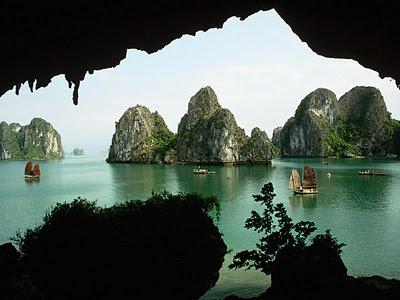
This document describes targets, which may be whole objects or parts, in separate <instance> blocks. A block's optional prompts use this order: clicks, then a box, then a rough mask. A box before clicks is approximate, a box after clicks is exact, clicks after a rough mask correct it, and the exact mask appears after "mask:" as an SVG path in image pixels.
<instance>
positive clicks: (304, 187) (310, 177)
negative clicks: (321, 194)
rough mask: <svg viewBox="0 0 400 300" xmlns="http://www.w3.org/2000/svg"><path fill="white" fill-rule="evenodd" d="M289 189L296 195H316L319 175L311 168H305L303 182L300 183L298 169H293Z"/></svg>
mask: <svg viewBox="0 0 400 300" xmlns="http://www.w3.org/2000/svg"><path fill="white" fill-rule="evenodd" d="M289 188H290V189H291V190H292V191H293V193H295V194H316V193H318V189H317V174H316V173H315V170H314V169H313V168H312V167H310V166H304V169H303V182H301V181H300V175H299V173H298V172H297V170H296V169H293V170H292V172H291V174H290V179H289Z"/></svg>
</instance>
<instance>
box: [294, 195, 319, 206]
mask: <svg viewBox="0 0 400 300" xmlns="http://www.w3.org/2000/svg"><path fill="white" fill-rule="evenodd" d="M317 199H318V196H317V195H315V194H309V195H293V196H290V197H289V203H290V205H291V206H292V207H295V208H296V207H300V204H301V205H302V207H304V208H316V207H317Z"/></svg>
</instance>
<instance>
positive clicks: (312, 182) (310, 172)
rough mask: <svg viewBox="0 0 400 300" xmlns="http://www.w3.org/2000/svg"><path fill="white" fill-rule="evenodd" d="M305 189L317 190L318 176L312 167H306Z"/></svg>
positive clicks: (304, 174) (304, 171) (304, 172)
mask: <svg viewBox="0 0 400 300" xmlns="http://www.w3.org/2000/svg"><path fill="white" fill-rule="evenodd" d="M303 189H317V174H316V173H315V170H314V169H313V168H312V167H310V166H304V170H303Z"/></svg>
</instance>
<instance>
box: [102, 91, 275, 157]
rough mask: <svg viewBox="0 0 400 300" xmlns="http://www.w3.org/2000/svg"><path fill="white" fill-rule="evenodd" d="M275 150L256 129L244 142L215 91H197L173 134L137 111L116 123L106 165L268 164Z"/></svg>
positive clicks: (142, 110)
mask: <svg viewBox="0 0 400 300" xmlns="http://www.w3.org/2000/svg"><path fill="white" fill-rule="evenodd" d="M276 153H277V152H276V148H275V147H274V146H273V145H272V143H271V142H270V140H269V138H268V136H267V134H266V133H265V132H264V131H262V130H260V129H259V128H257V127H256V128H254V129H253V130H252V131H251V136H250V137H249V136H246V134H245V131H244V130H243V129H242V128H240V127H239V125H238V124H237V123H236V120H235V117H234V116H233V114H232V113H231V112H230V111H229V109H226V108H222V107H221V105H220V104H219V103H218V97H217V95H216V94H215V92H214V90H213V89H212V88H211V87H209V86H207V87H204V88H201V89H200V90H199V91H198V92H197V93H196V94H195V95H194V96H193V97H192V98H191V99H190V101H189V104H188V110H187V113H186V114H185V115H184V116H183V117H182V119H181V121H180V123H179V125H178V132H177V133H176V134H174V133H173V132H171V131H170V130H169V129H168V127H167V125H166V124H165V122H164V119H163V118H162V117H161V115H160V114H159V113H158V112H154V113H152V112H150V111H149V109H148V108H146V107H144V106H141V105H137V106H135V107H131V108H129V109H128V110H127V111H126V112H125V113H124V114H123V116H122V117H121V119H120V120H119V121H118V122H117V123H116V126H115V133H114V136H113V138H112V144H111V147H110V151H109V156H108V158H107V161H108V162H110V163H114V162H135V163H167V164H169V163H191V164H269V163H270V162H271V159H272V158H274V157H275V155H276Z"/></svg>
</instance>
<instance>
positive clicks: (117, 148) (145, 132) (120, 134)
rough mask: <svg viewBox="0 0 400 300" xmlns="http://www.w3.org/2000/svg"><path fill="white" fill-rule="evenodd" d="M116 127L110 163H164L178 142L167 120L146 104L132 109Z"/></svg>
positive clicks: (109, 157) (109, 156)
mask: <svg viewBox="0 0 400 300" xmlns="http://www.w3.org/2000/svg"><path fill="white" fill-rule="evenodd" d="M115 127H116V130H115V133H114V136H113V139H112V144H111V147H110V151H109V155H108V158H107V161H108V162H136V163H162V162H164V159H165V156H166V154H167V152H168V150H170V149H172V147H173V146H174V143H175V135H174V134H173V133H172V132H171V131H170V130H169V129H168V127H167V125H166V124H165V122H164V119H163V118H162V117H161V116H160V115H159V114H158V113H157V112H154V113H151V112H150V110H149V109H148V108H147V107H145V106H141V105H136V106H135V107H131V108H129V109H128V110H127V111H126V112H125V113H124V114H123V116H122V117H121V118H120V120H119V121H118V122H117V123H116V126H115ZM171 159H172V158H171Z"/></svg>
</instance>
